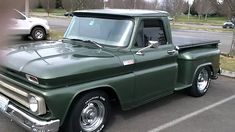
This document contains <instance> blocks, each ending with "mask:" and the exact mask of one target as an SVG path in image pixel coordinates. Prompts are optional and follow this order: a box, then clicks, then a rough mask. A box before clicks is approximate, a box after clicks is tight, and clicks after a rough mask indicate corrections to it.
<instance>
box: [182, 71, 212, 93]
mask: <svg viewBox="0 0 235 132" xmlns="http://www.w3.org/2000/svg"><path fill="white" fill-rule="evenodd" d="M210 76H211V70H210V68H208V67H201V68H199V69H198V70H197V72H196V75H195V77H194V80H193V84H192V86H191V87H190V88H188V89H187V91H188V94H189V95H191V96H193V97H201V96H203V95H205V94H206V92H207V91H208V88H209V86H210V82H211V77H210Z"/></svg>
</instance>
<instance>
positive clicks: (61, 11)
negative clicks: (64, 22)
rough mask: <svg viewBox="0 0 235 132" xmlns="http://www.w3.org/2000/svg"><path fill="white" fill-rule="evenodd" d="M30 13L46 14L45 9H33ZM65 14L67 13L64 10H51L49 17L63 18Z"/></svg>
mask: <svg viewBox="0 0 235 132" xmlns="http://www.w3.org/2000/svg"><path fill="white" fill-rule="evenodd" d="M32 12H35V13H46V11H45V9H43V8H37V9H33V10H32ZM65 12H67V11H66V10H64V9H53V10H52V12H51V13H50V14H51V15H55V16H64V13H65Z"/></svg>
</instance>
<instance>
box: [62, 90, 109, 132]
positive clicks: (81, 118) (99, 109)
mask: <svg viewBox="0 0 235 132" xmlns="http://www.w3.org/2000/svg"><path fill="white" fill-rule="evenodd" d="M109 115H110V104H109V99H108V96H107V94H106V93H104V92H102V91H93V92H90V93H87V94H85V95H83V96H82V97H81V98H80V99H79V100H78V101H77V103H76V104H75V106H74V108H73V109H72V111H71V114H70V117H69V118H68V120H67V121H66V122H65V123H66V124H65V130H66V132H101V131H102V130H103V129H104V126H105V125H106V122H107V120H108V118H109Z"/></svg>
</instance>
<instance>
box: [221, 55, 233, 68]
mask: <svg viewBox="0 0 235 132" xmlns="http://www.w3.org/2000/svg"><path fill="white" fill-rule="evenodd" d="M220 63H221V65H220V66H221V68H222V69H224V70H228V71H232V72H235V58H234V57H226V56H220Z"/></svg>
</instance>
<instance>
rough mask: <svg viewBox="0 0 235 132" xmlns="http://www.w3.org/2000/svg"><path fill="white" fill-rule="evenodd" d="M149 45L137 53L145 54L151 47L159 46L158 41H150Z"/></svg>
mask: <svg viewBox="0 0 235 132" xmlns="http://www.w3.org/2000/svg"><path fill="white" fill-rule="evenodd" d="M148 43H149V45H148V46H147V47H144V48H142V49H140V50H139V51H137V52H136V54H137V55H144V53H143V51H144V50H146V49H149V48H158V46H159V43H158V41H148Z"/></svg>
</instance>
